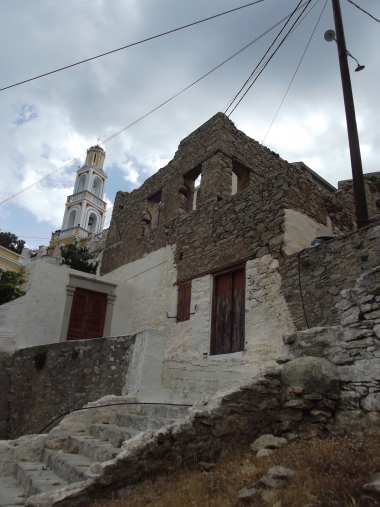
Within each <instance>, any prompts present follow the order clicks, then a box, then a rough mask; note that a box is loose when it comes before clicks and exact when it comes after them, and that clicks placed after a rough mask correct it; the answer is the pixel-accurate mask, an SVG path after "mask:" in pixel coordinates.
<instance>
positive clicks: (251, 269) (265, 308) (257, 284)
mask: <svg viewBox="0 0 380 507" xmlns="http://www.w3.org/2000/svg"><path fill="white" fill-rule="evenodd" d="M278 267H279V263H278V260H277V259H273V258H272V256H271V255H264V257H260V258H259V259H254V260H251V261H248V262H247V266H246V276H247V280H246V283H247V285H246V303H245V305H246V310H245V311H246V316H245V340H246V353H245V356H246V360H247V361H248V362H249V363H251V364H257V365H263V364H268V363H269V364H270V363H272V364H273V360H274V359H275V358H276V357H277V356H279V355H280V354H281V352H282V346H283V342H282V336H283V335H284V334H288V333H292V332H293V331H295V327H294V323H293V319H292V317H291V315H290V312H289V309H288V305H287V303H286V301H285V298H284V296H283V295H282V294H281V292H280V288H281V276H280V274H279V272H278Z"/></svg>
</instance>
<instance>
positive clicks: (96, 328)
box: [67, 289, 107, 340]
mask: <svg viewBox="0 0 380 507" xmlns="http://www.w3.org/2000/svg"><path fill="white" fill-rule="evenodd" d="M106 307H107V294H102V293H101V292H93V291H91V290H85V289H76V290H75V292H74V298H73V306H72V307H71V315H70V323H69V331H68V333H67V339H68V340H84V339H86V338H101V337H102V336H103V328H104V320H105V316H106Z"/></svg>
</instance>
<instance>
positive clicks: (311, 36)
mask: <svg viewBox="0 0 380 507" xmlns="http://www.w3.org/2000/svg"><path fill="white" fill-rule="evenodd" d="M327 2H328V0H326V2H325V5H324V6H323V9H322V12H321V14H320V15H319V18H318V20H317V23H316V24H315V27H314V30H313V32H312V34H311V35H310V39H309V41H308V43H307V45H306V48H305V51H304V52H303V54H302V56H301V59H300V61H299V63H298V65H297V68H296V70H295V72H294V74H293V77H292V79H291V80H290V83H289V86H288V88H287V89H286V92H285V95H284V96H283V98H282V100H281V103H280V105H279V106H278V109H277V111H276V114H275V115H274V117H273V120H272V122H271V124H270V125H269V128H268V130H267V133H266V134H265V136H264V139H263V140H262V141H261V144H263V143H264V141H265V139H266V138H267V136H268V134H269V131H270V129H271V128H272V125H273V123H274V121H275V119H276V117H277V115H278V113H279V111H280V109H281V106H282V104H283V102H284V100H285V98H286V96H287V94H288V91H289V89H290V87H291V86H292V83H293V81H294V78H295V77H296V74H297V72H298V69H299V68H300V65H301V63H302V60H303V58H304V56H305V54H306V51H307V50H308V48H309V45H310V42H311V39H312V38H313V35H314V33H315V30H316V29H317V26H318V24H319V21H320V19H321V17H322V14H323V12H324V10H325V8H326V5H327Z"/></svg>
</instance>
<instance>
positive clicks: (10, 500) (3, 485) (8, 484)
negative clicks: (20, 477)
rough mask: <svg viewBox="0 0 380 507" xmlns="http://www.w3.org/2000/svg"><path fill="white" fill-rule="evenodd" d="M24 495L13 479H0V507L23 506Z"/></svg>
mask: <svg viewBox="0 0 380 507" xmlns="http://www.w3.org/2000/svg"><path fill="white" fill-rule="evenodd" d="M25 498H26V495H25V493H23V491H22V490H21V488H20V485H19V484H18V483H17V481H16V479H14V478H13V477H0V506H1V507H13V506H15V505H24V504H25Z"/></svg>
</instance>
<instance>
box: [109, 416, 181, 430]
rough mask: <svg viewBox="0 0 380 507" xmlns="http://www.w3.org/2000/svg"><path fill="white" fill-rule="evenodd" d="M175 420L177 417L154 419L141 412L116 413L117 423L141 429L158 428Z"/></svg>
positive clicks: (125, 426)
mask: <svg viewBox="0 0 380 507" xmlns="http://www.w3.org/2000/svg"><path fill="white" fill-rule="evenodd" d="M175 420H176V419H160V418H158V417H155V418H154V419H152V418H151V417H149V416H146V415H139V414H116V424H117V425H118V426H122V427H124V428H128V429H129V428H131V429H134V430H139V431H145V430H158V429H160V428H162V426H165V425H166V424H170V423H172V422H175Z"/></svg>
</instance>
